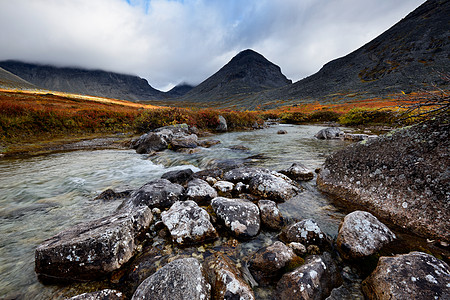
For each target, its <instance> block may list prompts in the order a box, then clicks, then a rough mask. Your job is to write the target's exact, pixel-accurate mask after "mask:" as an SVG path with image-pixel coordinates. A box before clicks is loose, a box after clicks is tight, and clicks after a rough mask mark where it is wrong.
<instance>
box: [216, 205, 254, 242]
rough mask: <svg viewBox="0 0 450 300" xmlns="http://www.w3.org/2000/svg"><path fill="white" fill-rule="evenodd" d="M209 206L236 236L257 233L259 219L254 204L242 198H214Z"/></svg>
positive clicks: (249, 235)
mask: <svg viewBox="0 0 450 300" xmlns="http://www.w3.org/2000/svg"><path fill="white" fill-rule="evenodd" d="M211 206H212V208H213V210H214V212H215V213H216V215H217V217H218V218H219V219H220V220H221V221H222V222H223V223H224V225H225V226H226V227H227V228H228V229H229V230H231V232H232V233H233V234H234V235H235V236H236V237H238V238H251V237H253V236H256V235H257V234H258V233H259V229H260V226H261V220H260V215H259V209H258V206H256V204H254V203H252V202H250V201H248V200H244V199H228V198H223V197H217V198H214V199H213V200H212V201H211Z"/></svg>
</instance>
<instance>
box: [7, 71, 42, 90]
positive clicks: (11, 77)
mask: <svg viewBox="0 0 450 300" xmlns="http://www.w3.org/2000/svg"><path fill="white" fill-rule="evenodd" d="M0 88H3V89H23V90H28V89H36V88H37V87H36V86H34V85H33V84H31V83H29V82H28V81H26V80H24V79H22V78H20V77H19V76H17V75H15V74H13V73H11V72H8V71H7V70H5V69H3V68H0Z"/></svg>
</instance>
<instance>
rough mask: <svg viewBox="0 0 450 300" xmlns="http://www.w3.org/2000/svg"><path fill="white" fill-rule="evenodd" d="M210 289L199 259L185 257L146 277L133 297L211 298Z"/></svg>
mask: <svg viewBox="0 0 450 300" xmlns="http://www.w3.org/2000/svg"><path fill="white" fill-rule="evenodd" d="M210 290H211V286H210V285H209V284H208V282H207V281H206V278H205V277H204V276H203V268H202V265H201V264H200V263H199V262H198V260H197V259H195V258H183V259H177V260H174V261H172V262H171V263H169V264H167V265H165V266H164V267H162V268H161V269H159V270H158V271H156V273H154V274H153V275H151V276H150V277H148V278H147V279H145V280H144V281H143V282H142V283H141V284H140V285H139V286H138V288H137V289H136V291H135V293H134V295H133V297H132V298H131V299H132V300H142V299H155V300H156V299H171V300H184V299H189V300H209V299H210Z"/></svg>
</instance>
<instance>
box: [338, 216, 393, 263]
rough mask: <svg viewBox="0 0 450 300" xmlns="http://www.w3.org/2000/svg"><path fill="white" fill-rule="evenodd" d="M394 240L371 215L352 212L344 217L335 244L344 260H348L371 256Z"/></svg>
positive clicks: (387, 230) (386, 228)
mask: <svg viewBox="0 0 450 300" xmlns="http://www.w3.org/2000/svg"><path fill="white" fill-rule="evenodd" d="M395 238H396V237H395V234H394V233H393V232H392V231H390V230H389V228H388V227H387V226H386V225H384V224H383V223H381V222H380V221H379V220H378V219H377V218H376V217H375V216H373V215H372V214H371V213H368V212H364V211H354V212H352V213H350V214H348V215H346V216H345V218H344V221H343V223H342V224H341V226H340V228H339V233H338V237H337V241H336V243H337V246H338V248H339V251H340V252H341V254H342V255H343V256H344V258H347V259H349V258H360V257H365V256H369V255H372V254H374V253H375V252H377V251H379V250H380V249H381V248H382V247H383V246H384V245H386V244H387V243H389V242H392V241H393V240H394V239H395Z"/></svg>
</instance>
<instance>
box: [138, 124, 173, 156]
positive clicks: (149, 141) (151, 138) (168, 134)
mask: <svg viewBox="0 0 450 300" xmlns="http://www.w3.org/2000/svg"><path fill="white" fill-rule="evenodd" d="M172 137H173V133H172V131H170V130H163V131H161V132H149V133H147V134H144V135H142V136H141V137H140V138H139V139H138V141H136V142H135V143H133V147H134V148H135V149H136V152H137V153H139V154H145V153H151V152H152V151H161V150H164V149H167V147H168V145H169V142H170V141H171V140H172Z"/></svg>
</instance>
